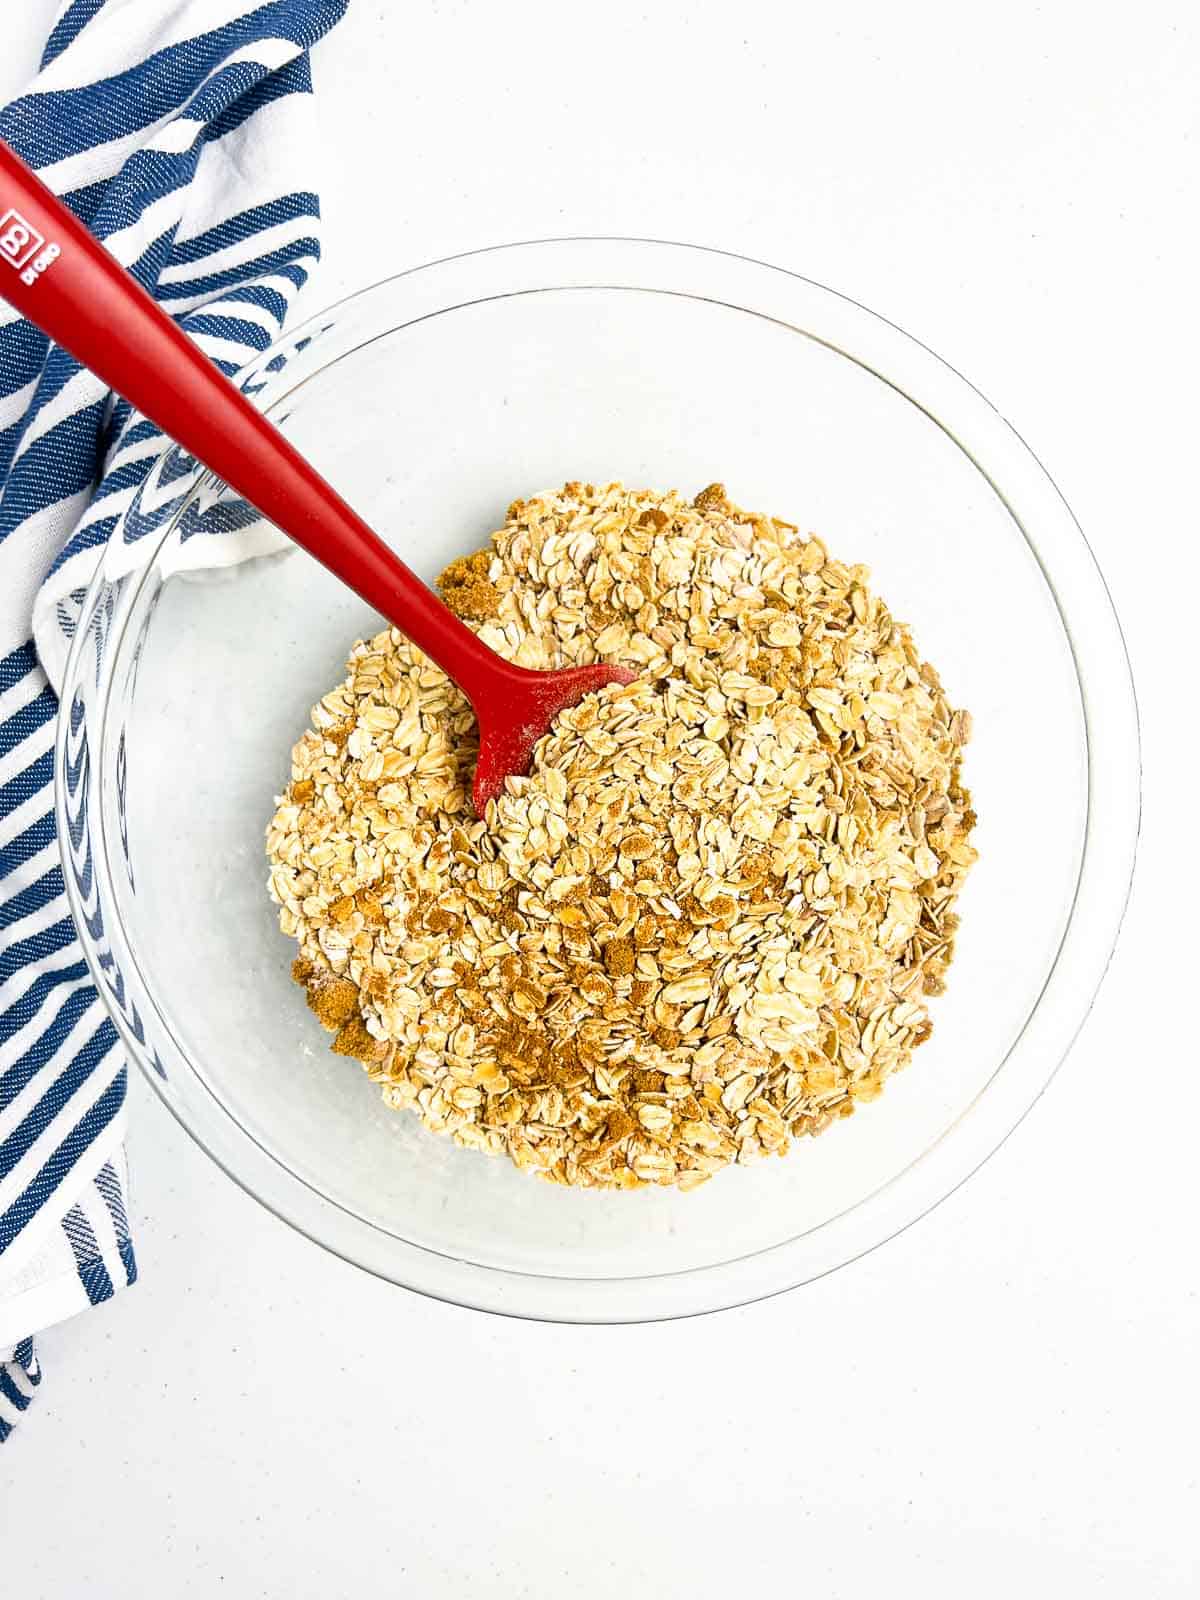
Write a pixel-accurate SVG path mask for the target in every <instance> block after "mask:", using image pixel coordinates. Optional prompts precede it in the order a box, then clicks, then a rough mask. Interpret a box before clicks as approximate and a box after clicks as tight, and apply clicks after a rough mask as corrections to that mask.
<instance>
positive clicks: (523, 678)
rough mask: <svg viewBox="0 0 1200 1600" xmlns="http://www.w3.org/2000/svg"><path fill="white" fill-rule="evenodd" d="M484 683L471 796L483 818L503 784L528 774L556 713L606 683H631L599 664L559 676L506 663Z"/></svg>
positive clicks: (626, 675) (620, 671) (628, 675)
mask: <svg viewBox="0 0 1200 1600" xmlns="http://www.w3.org/2000/svg"><path fill="white" fill-rule="evenodd" d="M504 667H505V670H504V671H502V672H497V673H496V674H495V676H494V677H493V679H492V681H491V682H490V683H489V685H488V691H487V695H486V697H484V696H480V697H479V698H478V699H475V700H474V701H473V704H474V706H475V715H476V716H477V717H478V718H479V760H478V762H477V763H476V767H475V782H474V785H473V786H472V789H471V798H472V800H473V801H474V804H475V810H476V811H477V812H478V814H479V815H480V816H482V815H483V812H484V807H485V806H486V805H487V803H488V801H489V800H492V799H494V798H495V797H496V795H498V794H500V793H501V791H502V790H503V788H504V780H505V778H509V777H519V776H520V775H521V774H522V773H525V772H528V771H529V765H530V762H531V760H532V759H533V747H534V745H535V744H537V742H538V740H539V739H540V738H542V737H543V735H545V734H546V733H548V732H549V730H550V724H551V723H552V722H553V721H554V718H555V717H556V716H557V715H558V713H559V712H560V711H565V710H566V709H567V707H568V706H573V705H578V703H579V702H580V700H582V699H583V697H584V695H585V694H594V693H595V692H596V691H597V690H598V689H603V688H604V686H605V684H606V683H632V682H633V680H634V678H635V677H636V676H637V674H636V673H633V672H630V671H629V669H628V668H627V667H616V666H612V665H610V664H609V663H608V662H598V663H596V664H595V665H594V666H590V667H567V668H565V669H564V670H563V671H561V672H529V671H528V670H526V669H525V668H523V667H514V666H512V665H511V664H510V663H508V662H505V663H504Z"/></svg>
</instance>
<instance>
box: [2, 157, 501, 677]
mask: <svg viewBox="0 0 1200 1600" xmlns="http://www.w3.org/2000/svg"><path fill="white" fill-rule="evenodd" d="M0 298H3V299H5V300H7V301H8V302H9V303H10V304H11V305H13V306H14V307H15V308H16V309H17V310H18V311H19V312H20V313H21V315H22V316H23V317H26V318H28V320H29V321H30V322H32V323H33V324H34V325H35V327H38V328H40V329H41V330H42V332H43V333H45V334H48V335H49V336H50V338H51V339H53V340H54V341H55V343H57V344H60V345H62V347H63V348H64V349H65V350H68V351H70V353H71V354H72V355H73V356H74V357H75V359H76V360H77V361H79V362H81V363H82V364H83V365H84V366H85V367H88V368H90V369H91V371H92V372H94V373H95V374H96V375H97V376H98V377H99V378H101V379H103V381H104V382H105V383H106V384H107V385H108V386H109V387H110V388H111V389H115V390H116V392H117V393H118V394H120V395H123V396H124V397H125V399H126V400H128V401H130V402H131V404H132V405H134V406H135V407H136V408H137V410H139V411H141V412H143V413H144V415H146V416H147V417H149V418H150V419H151V421H153V422H155V423H157V425H158V426H159V427H160V428H161V429H162V430H163V431H164V433H166V434H168V435H169V436H170V437H171V438H172V439H175V440H176V441H177V442H178V443H179V444H181V445H183V447H184V449H186V450H188V451H189V452H190V453H191V454H192V455H194V456H195V457H196V459H197V460H198V461H201V462H203V463H204V465H205V466H206V467H209V468H210V469H211V470H212V471H213V472H215V473H216V474H217V476H218V477H220V478H222V479H223V480H224V481H225V482H226V483H227V484H229V486H230V487H231V488H232V489H234V490H236V491H237V493H238V494H240V495H242V496H243V497H244V498H245V499H247V500H249V501H250V503H251V505H254V506H256V507H257V508H258V510H259V511H261V512H262V513H263V515H264V516H266V517H268V518H270V520H271V521H272V522H273V523H275V524H276V526H277V527H279V528H281V529H282V530H283V532H284V533H286V534H288V535H289V536H290V537H291V538H292V539H294V540H295V541H296V543H297V544H299V545H303V547H304V549H305V550H307V551H308V552H309V554H310V555H313V556H315V557H316V558H317V560H318V561H320V562H322V563H323V564H324V565H325V566H327V567H328V568H329V569H330V571H331V572H334V573H336V574H337V576H338V577H339V578H341V579H342V581H343V582H344V583H346V584H348V585H349V586H350V588H352V589H354V590H355V591H356V593H358V594H360V595H361V596H362V597H363V599H364V600H366V601H367V602H368V604H370V605H372V606H374V607H375V608H376V610H378V611H380V612H382V613H383V615H384V616H385V617H386V618H387V619H388V621H389V622H393V623H395V625H396V626H397V627H398V628H400V629H401V631H402V632H404V633H405V634H407V635H408V637H409V638H410V639H411V640H412V641H413V643H414V644H416V645H418V646H419V647H420V648H421V649H422V650H424V651H425V653H426V655H428V656H431V657H432V658H433V660H434V661H436V662H437V663H438V665H439V666H440V667H442V668H443V669H444V670H445V671H446V672H448V673H449V674H450V676H451V677H452V678H453V679H454V680H455V682H456V683H457V684H458V685H459V687H460V688H461V689H463V690H464V692H465V693H466V694H467V695H468V696H469V697H470V699H471V701H472V703H473V704H474V705H475V706H476V707H477V708H478V706H479V704H480V698H478V697H482V696H484V695H486V694H487V692H488V689H489V686H490V687H491V690H492V692H493V694H494V693H495V691H496V687H497V678H507V677H508V676H510V675H520V676H524V674H523V673H521V669H518V668H514V667H512V666H510V665H509V663H507V662H505V661H503V660H501V658H500V657H499V656H497V655H495V654H494V653H493V652H492V651H491V650H489V649H488V648H487V646H486V645H483V644H481V643H480V641H479V640H478V639H477V638H476V637H475V635H474V634H473V633H472V632H471V631H470V629H469V628H466V627H464V626H463V624H462V623H461V622H460V621H459V620H458V618H457V617H456V616H454V615H453V613H452V612H450V611H449V610H447V608H446V607H445V606H444V605H443V604H442V603H441V601H440V600H439V599H438V598H437V597H436V596H435V595H434V594H433V593H432V592H431V591H430V590H429V589H428V588H427V587H426V585H425V584H423V583H422V582H421V580H420V579H419V578H418V577H417V576H416V574H415V573H413V572H410V571H409V569H408V568H407V567H406V566H405V565H404V563H403V562H402V561H400V560H399V559H398V558H397V557H396V556H395V555H393V553H392V552H391V551H390V550H389V549H388V548H387V546H386V545H385V544H384V543H383V541H382V540H381V539H379V538H378V537H377V536H376V535H375V534H374V533H372V531H371V529H370V528H369V527H368V526H367V524H366V523H365V522H364V521H363V520H362V518H361V517H359V516H358V515H357V514H356V513H355V512H354V511H352V510H351V509H350V507H349V506H348V505H347V504H346V502H345V501H344V500H343V499H342V498H341V497H340V496H339V495H338V494H336V493H335V492H334V490H333V489H331V488H330V486H329V484H327V483H326V482H325V480H324V479H323V478H322V477H321V476H320V475H319V474H318V473H317V472H315V471H314V470H313V469H312V467H310V466H309V465H308V463H307V462H306V461H305V460H304V459H303V457H301V456H300V455H298V454H297V453H296V451H295V450H293V448H292V447H291V445H290V444H288V442H287V440H286V439H284V438H283V436H282V434H280V433H279V432H277V430H276V429H275V428H274V427H273V426H272V425H271V424H270V423H269V422H268V421H267V419H266V418H265V417H264V416H263V415H262V414H261V413H260V412H259V411H257V410H256V409H255V408H254V406H252V405H251V404H250V402H249V401H248V400H247V399H246V398H245V397H244V396H243V395H242V394H240V393H239V392H238V390H237V389H235V388H234V387H233V385H232V384H231V383H229V382H228V381H227V380H226V379H225V378H224V377H223V376H222V375H221V373H220V372H218V371H217V369H216V367H214V366H213V364H212V363H211V361H209V360H208V358H207V357H206V356H205V355H203V354H202V352H201V351H200V350H198V349H197V347H196V346H195V345H194V344H193V343H192V342H191V340H190V339H189V338H188V337H187V335H186V334H185V333H183V332H182V331H181V330H180V329H179V328H178V327H176V325H175V323H174V322H172V321H171V319H170V317H168V316H167V315H166V313H165V312H163V311H162V310H160V308H159V307H158V306H157V305H156V304H155V302H154V301H153V300H152V299H151V297H150V296H149V295H148V294H147V293H146V291H145V290H144V289H143V288H142V287H141V285H140V284H138V283H137V282H136V281H135V279H133V278H132V277H130V275H129V273H127V272H126V271H125V269H124V268H123V267H121V266H120V265H119V264H118V263H117V262H116V261H115V260H114V259H113V257H112V256H110V255H109V254H108V252H107V251H106V250H105V249H104V248H103V246H102V245H100V244H99V243H98V242H97V240H95V239H94V238H93V237H92V235H91V234H90V233H89V232H88V231H87V229H86V228H85V227H84V226H83V224H82V223H81V222H80V221H79V220H78V219H77V218H76V217H75V216H73V215H72V213H71V212H70V211H68V210H67V208H66V206H64V205H63V204H62V203H61V202H60V201H59V200H58V199H56V198H55V196H54V195H53V194H51V192H50V190H49V189H47V188H46V187H45V185H44V184H43V183H42V182H41V180H40V179H39V178H37V177H35V175H34V174H33V173H32V172H31V171H30V169H29V168H28V167H27V166H26V165H25V163H24V162H23V161H22V160H21V159H20V157H19V156H17V155H16V154H14V152H13V151H12V150H10V149H9V148H8V146H7V145H5V144H4V143H3V142H0ZM364 403H366V402H365V401H364Z"/></svg>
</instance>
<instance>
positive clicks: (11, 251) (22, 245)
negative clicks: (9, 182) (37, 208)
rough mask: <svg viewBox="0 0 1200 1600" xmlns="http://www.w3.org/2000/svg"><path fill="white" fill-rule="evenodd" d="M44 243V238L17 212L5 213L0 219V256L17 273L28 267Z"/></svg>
mask: <svg viewBox="0 0 1200 1600" xmlns="http://www.w3.org/2000/svg"><path fill="white" fill-rule="evenodd" d="M45 242H46V240H45V237H44V236H43V235H42V234H40V233H39V232H38V231H37V229H36V228H35V227H34V226H33V224H32V223H31V222H26V221H25V218H24V217H23V216H22V215H21V213H20V212H19V211H6V212H5V213H4V215H3V216H2V217H0V256H3V258H4V260H5V261H7V262H8V264H9V266H10V267H15V268H16V270H17V271H18V272H20V271H21V269H22V268H23V267H26V266H28V265H29V263H30V262H31V261H32V260H33V258H34V256H35V255H37V253H38V251H39V250H40V249H41V248H42V246H43V245H44V244H45Z"/></svg>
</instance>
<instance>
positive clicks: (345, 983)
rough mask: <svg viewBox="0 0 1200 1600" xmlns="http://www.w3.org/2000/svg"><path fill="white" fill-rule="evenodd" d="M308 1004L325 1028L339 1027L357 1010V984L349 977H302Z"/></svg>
mask: <svg viewBox="0 0 1200 1600" xmlns="http://www.w3.org/2000/svg"><path fill="white" fill-rule="evenodd" d="M301 981H303V982H304V983H306V984H307V986H308V1004H309V1007H310V1009H311V1010H312V1011H314V1012H315V1013H316V1015H317V1016H318V1017H319V1019H320V1021H321V1022H322V1024H323V1025H324V1026H325V1027H326V1028H330V1029H333V1028H340V1027H341V1025H342V1024H343V1023H344V1022H345V1021H346V1019H347V1018H348V1017H352V1016H354V1015H355V1013H356V1012H357V1011H358V985H357V984H356V983H351V982H350V980H349V978H331V977H316V978H304V979H303V980H301Z"/></svg>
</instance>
